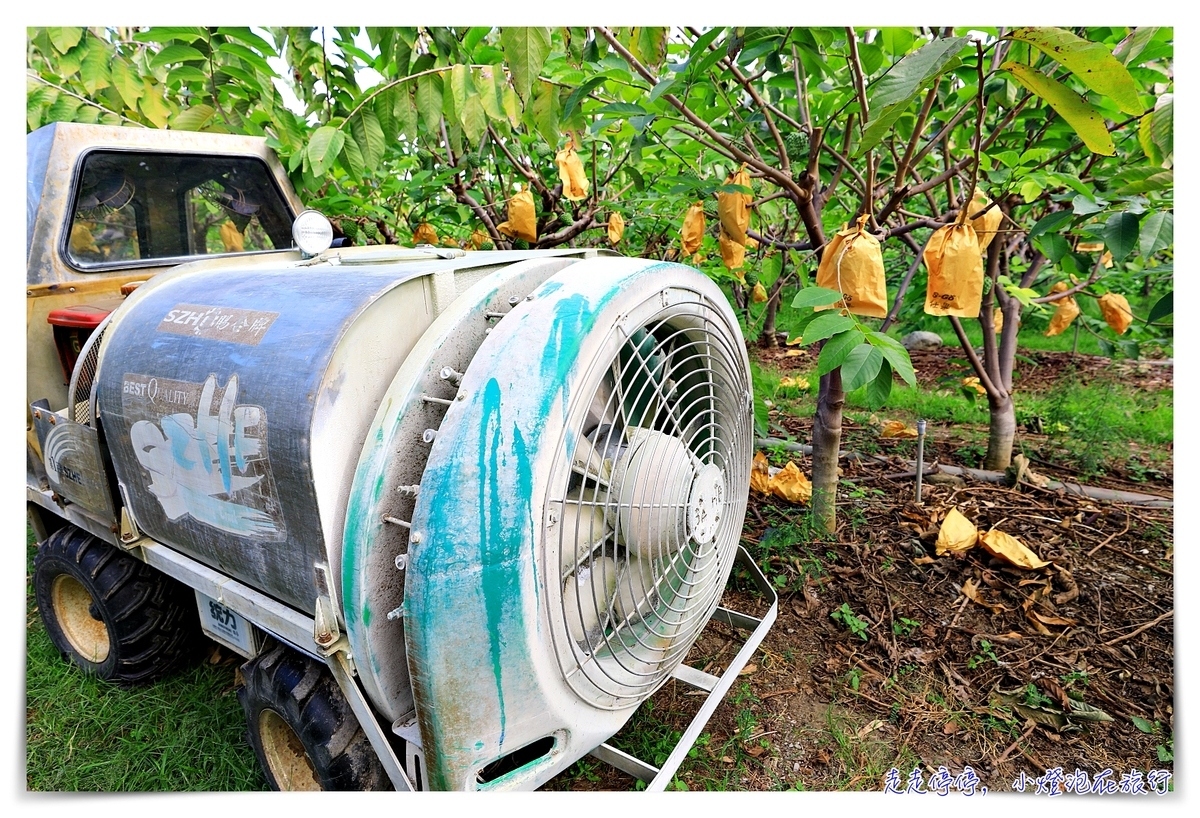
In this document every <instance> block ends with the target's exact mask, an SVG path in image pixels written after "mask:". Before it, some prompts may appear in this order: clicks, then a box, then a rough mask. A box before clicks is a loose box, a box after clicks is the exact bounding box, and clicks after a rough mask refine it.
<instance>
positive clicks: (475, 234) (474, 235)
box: [467, 229, 492, 250]
mask: <svg viewBox="0 0 1200 818" xmlns="http://www.w3.org/2000/svg"><path fill="white" fill-rule="evenodd" d="M491 240H492V237H491V236H489V235H488V234H487V232H486V231H484V230H478V229H476V230H472V231H471V237H470V238H469V239H467V248H468V249H471V250H482V249H483V245H485V244H488V243H489V242H491Z"/></svg>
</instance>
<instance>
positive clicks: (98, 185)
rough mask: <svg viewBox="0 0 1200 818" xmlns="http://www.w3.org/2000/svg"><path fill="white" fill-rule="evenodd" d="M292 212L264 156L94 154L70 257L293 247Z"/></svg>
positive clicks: (76, 261) (83, 260) (111, 262)
mask: <svg viewBox="0 0 1200 818" xmlns="http://www.w3.org/2000/svg"><path fill="white" fill-rule="evenodd" d="M291 228H292V214H291V212H290V211H289V210H288V207H287V205H286V203H285V202H284V199H283V196H282V195H281V194H280V192H279V190H278V188H277V187H276V186H275V184H274V181H273V179H272V176H271V172H270V170H269V169H268V168H267V166H266V164H265V163H264V162H262V160H260V159H256V158H251V157H241V156H211V155H210V156H199V155H187V154H165V153H138V152H127V151H93V152H92V153H89V154H88V155H87V156H86V157H85V158H84V160H83V171H82V173H81V174H80V178H79V183H78V187H77V189H76V191H75V200H74V205H73V207H72V211H71V223H70V233H69V234H68V238H67V248H66V251H67V252H66V255H67V259H68V260H69V261H70V262H71V264H72V265H74V266H76V267H79V268H81V269H97V268H103V267H108V266H119V265H122V264H128V263H129V262H136V261H150V260H154V259H178V258H180V257H187V256H202V255H217V254H223V253H241V252H251V251H256V250H280V249H286V248H289V247H291V243H292V237H291Z"/></svg>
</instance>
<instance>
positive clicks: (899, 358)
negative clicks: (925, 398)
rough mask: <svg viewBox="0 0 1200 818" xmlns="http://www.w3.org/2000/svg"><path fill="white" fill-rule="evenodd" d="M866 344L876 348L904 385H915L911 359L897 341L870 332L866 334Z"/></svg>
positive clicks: (914, 373) (915, 376)
mask: <svg viewBox="0 0 1200 818" xmlns="http://www.w3.org/2000/svg"><path fill="white" fill-rule="evenodd" d="M867 342H868V343H870V344H871V345H872V346H874V347H876V348H878V350H879V351H880V352H881V353H882V354H883V359H884V360H885V361H887V362H888V363H889V364H891V365H892V369H894V370H895V371H896V374H898V375H899V376H900V377H901V378H902V379H903V380H904V382H905V383H906V384H908V385H909V386H916V385H917V373H916V372H915V371H913V365H912V359H911V358H910V357H909V355H908V350H907V349H905V348H904V346H903V345H902V344H901V343H900V342H899V341H897V340H896V339H895V338H893V337H891V336H890V335H885V334H884V333H882V332H870V333H867Z"/></svg>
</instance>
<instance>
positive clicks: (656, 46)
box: [630, 26, 667, 71]
mask: <svg viewBox="0 0 1200 818" xmlns="http://www.w3.org/2000/svg"><path fill="white" fill-rule="evenodd" d="M633 34H634V37H633V40H632V41H631V42H630V46H631V48H630V50H631V51H632V52H633V56H635V57H637V59H638V60H639V61H640V62H641V63H642V65H645V66H646V67H648V68H649V69H650V70H652V71H653V70H656V69H657V68H658V67H659V66H660V65H662V61H663V60H664V59H665V58H666V56H667V27H666V26H639V27H638V28H635V29H634V30H633Z"/></svg>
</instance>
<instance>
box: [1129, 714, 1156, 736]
mask: <svg viewBox="0 0 1200 818" xmlns="http://www.w3.org/2000/svg"><path fill="white" fill-rule="evenodd" d="M1129 720H1130V721H1131V722H1133V726H1134V727H1136V728H1137V729H1139V730H1141V731H1142V732H1143V733H1151V734H1152V733H1153V732H1154V724H1153V723H1152V722H1150V721H1147V720H1146V719H1143V718H1141V717H1139V716H1130V717H1129Z"/></svg>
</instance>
